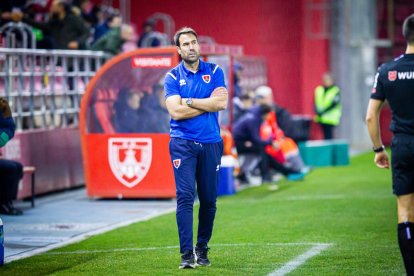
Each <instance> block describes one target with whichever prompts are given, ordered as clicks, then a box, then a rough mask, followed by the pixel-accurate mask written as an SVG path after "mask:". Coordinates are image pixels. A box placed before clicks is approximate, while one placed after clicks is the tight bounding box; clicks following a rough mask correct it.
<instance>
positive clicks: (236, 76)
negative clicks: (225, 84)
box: [233, 62, 243, 97]
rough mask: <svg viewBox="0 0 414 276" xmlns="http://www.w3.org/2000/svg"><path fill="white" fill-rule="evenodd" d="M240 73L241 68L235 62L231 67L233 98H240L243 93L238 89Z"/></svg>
mask: <svg viewBox="0 0 414 276" xmlns="http://www.w3.org/2000/svg"><path fill="white" fill-rule="evenodd" d="M242 71H243V66H242V65H241V64H240V63H238V62H235V63H234V65H233V91H234V93H233V97H240V96H241V94H242V92H243V91H242V88H241V87H240V81H241V75H242Z"/></svg>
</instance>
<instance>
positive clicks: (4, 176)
mask: <svg viewBox="0 0 414 276" xmlns="http://www.w3.org/2000/svg"><path fill="white" fill-rule="evenodd" d="M22 177H23V166H22V164H20V163H19V162H16V161H12V160H6V159H2V156H1V152H0V179H1V181H0V214H2V215H11V216H18V215H22V214H23V212H22V211H21V210H19V209H17V208H15V207H14V206H13V200H15V199H16V197H17V192H18V188H19V182H20V180H21V179H22Z"/></svg>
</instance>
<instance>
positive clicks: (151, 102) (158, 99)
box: [142, 84, 171, 133]
mask: <svg viewBox="0 0 414 276" xmlns="http://www.w3.org/2000/svg"><path fill="white" fill-rule="evenodd" d="M142 105H143V106H145V110H146V111H147V112H148V114H147V116H146V120H147V122H148V123H147V126H148V127H147V132H149V133H170V119H171V117H170V114H169V113H168V110H167V106H166V104H165V91H164V85H163V84H162V85H161V84H155V85H154V86H153V92H152V94H151V95H147V97H144V99H143V100H142Z"/></svg>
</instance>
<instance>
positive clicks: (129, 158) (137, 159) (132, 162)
mask: <svg viewBox="0 0 414 276" xmlns="http://www.w3.org/2000/svg"><path fill="white" fill-rule="evenodd" d="M108 159H109V165H110V167H111V170H112V173H113V174H114V176H115V177H116V179H118V181H119V182H121V183H122V184H123V185H125V186H127V187H128V188H132V187H134V186H135V185H137V184H138V183H140V182H141V180H143V179H144V178H145V176H146V175H147V173H148V170H149V168H150V167H151V162H152V140H151V138H110V139H109V140H108Z"/></svg>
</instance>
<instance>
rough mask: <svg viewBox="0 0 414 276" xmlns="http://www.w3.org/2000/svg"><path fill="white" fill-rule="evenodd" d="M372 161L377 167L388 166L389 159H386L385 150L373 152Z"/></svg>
mask: <svg viewBox="0 0 414 276" xmlns="http://www.w3.org/2000/svg"><path fill="white" fill-rule="evenodd" d="M374 162H375V164H376V165H377V167H378V168H381V169H389V168H390V161H389V159H388V154H387V152H386V151H385V150H384V151H381V152H378V153H376V154H375V158H374Z"/></svg>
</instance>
